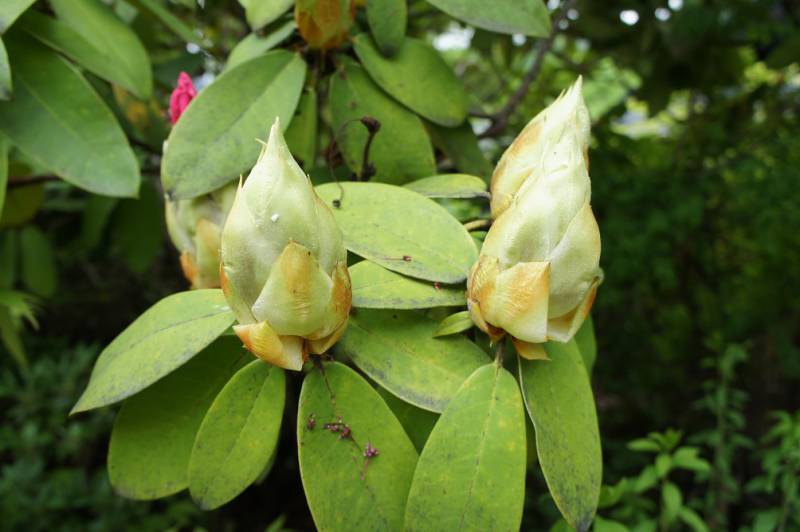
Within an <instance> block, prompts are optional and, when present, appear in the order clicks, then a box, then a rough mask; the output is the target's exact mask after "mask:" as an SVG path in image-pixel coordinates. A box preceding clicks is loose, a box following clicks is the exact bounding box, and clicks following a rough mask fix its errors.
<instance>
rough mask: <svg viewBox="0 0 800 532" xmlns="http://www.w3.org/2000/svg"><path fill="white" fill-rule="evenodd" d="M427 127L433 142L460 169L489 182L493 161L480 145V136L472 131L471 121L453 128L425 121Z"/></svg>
mask: <svg viewBox="0 0 800 532" xmlns="http://www.w3.org/2000/svg"><path fill="white" fill-rule="evenodd" d="M425 128H426V129H427V130H428V133H429V134H430V136H431V140H432V141H433V144H434V145H435V146H436V147H437V148H439V149H440V150H442V152H444V154H445V155H447V157H448V158H449V159H450V161H451V162H452V163H453V165H454V166H455V167H456V168H457V169H458V170H460V171H462V172H466V173H468V174H472V175H476V176H480V177H482V178H483V179H484V181H486V182H487V183H488V182H489V178H490V176H491V175H492V171H493V169H492V163H490V162H489V160H488V159H487V158H486V155H484V154H483V151H482V150H481V148H480V146H479V145H478V137H477V136H476V135H475V132H474V131H472V125H470V123H469V121H467V122H464V123H463V124H461V125H460V126H458V127H453V128H450V127H442V126H437V125H436V124H434V123H433V122H425Z"/></svg>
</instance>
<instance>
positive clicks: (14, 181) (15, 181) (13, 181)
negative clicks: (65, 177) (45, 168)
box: [8, 175, 60, 189]
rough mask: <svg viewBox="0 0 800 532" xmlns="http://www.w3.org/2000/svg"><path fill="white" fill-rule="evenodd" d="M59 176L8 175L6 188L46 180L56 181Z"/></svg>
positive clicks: (29, 184)
mask: <svg viewBox="0 0 800 532" xmlns="http://www.w3.org/2000/svg"><path fill="white" fill-rule="evenodd" d="M59 179H60V178H59V177H58V176H57V175H33V176H27V177H9V179H8V188H9V189H11V188H17V187H28V186H32V185H38V184H40V183H46V182H48V181H58V180H59Z"/></svg>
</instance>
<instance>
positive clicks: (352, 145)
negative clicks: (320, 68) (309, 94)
mask: <svg viewBox="0 0 800 532" xmlns="http://www.w3.org/2000/svg"><path fill="white" fill-rule="evenodd" d="M329 103H330V107H331V113H332V116H333V130H334V132H335V133H336V142H337V143H338V145H339V147H340V148H341V150H342V153H343V155H344V160H345V162H346V163H347V166H348V167H350V169H351V170H352V171H353V172H355V173H356V174H361V172H362V165H363V160H364V146H365V145H366V142H367V130H366V129H365V128H364V125H363V124H361V123H360V122H359V120H360V119H361V118H363V117H365V116H369V117H372V118H375V119H376V120H377V121H378V122H379V123H380V125H381V128H380V131H378V132H377V133H376V134H375V137H374V139H373V141H372V145H371V147H370V150H369V162H370V163H371V164H372V165H373V166H374V169H375V175H374V176H373V177H372V180H373V181H384V182H386V183H395V184H403V183H405V182H407V181H410V180H412V179H416V178H419V177H425V176H429V175H433V174H434V173H436V162H435V160H434V157H433V146H431V142H430V139H429V138H428V135H426V134H425V128H424V126H423V125H422V121H421V120H420V119H419V117H417V116H416V115H414V113H412V112H410V111H409V110H408V109H406V108H405V107H403V106H402V105H400V104H398V103H397V102H395V101H394V100H392V99H391V98H390V97H389V96H387V95H386V94H385V93H384V92H383V91H382V90H380V89H379V88H378V87H377V86H376V85H375V84H374V83H373V82H372V80H371V79H370V78H369V76H368V75H367V73H366V72H364V69H363V68H361V67H360V66H358V65H357V64H355V63H354V62H352V61H345V62H343V65H342V67H341V68H340V70H339V71H337V72H336V73H335V74H333V75H332V76H331V85H330V100H329Z"/></svg>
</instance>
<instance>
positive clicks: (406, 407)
mask: <svg viewBox="0 0 800 532" xmlns="http://www.w3.org/2000/svg"><path fill="white" fill-rule="evenodd" d="M376 389H377V390H378V393H379V394H381V397H383V400H384V401H386V404H387V405H388V406H389V408H391V409H392V412H393V413H394V415H395V417H397V421H399V422H400V424H401V425H403V429H405V431H406V434H408V437H409V438H410V439H411V441H412V442H413V443H414V447H416V448H417V452H422V449H423V447H425V442H427V441H428V437H429V436H430V435H431V431H432V430H433V426H434V425H436V420H437V419H439V414H437V413H435V412H430V411H428V410H423V409H422V408H419V407H418V406H414V405H412V404H411V403H407V402H405V401H403V400H402V399H400V398H399V397H397V396H396V395H393V394H392V393H390V392H389V391H388V390H387V389H386V388H381V387H380V386H379V387H378V388H376Z"/></svg>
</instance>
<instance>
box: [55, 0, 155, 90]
mask: <svg viewBox="0 0 800 532" xmlns="http://www.w3.org/2000/svg"><path fill="white" fill-rule="evenodd" d="M50 5H51V6H52V8H53V11H55V13H56V16H58V18H59V19H61V20H63V21H64V23H66V25H67V26H69V27H70V28H72V29H73V30H75V32H77V33H79V34H80V35H81V36H82V37H83V38H84V39H85V40H86V41H87V42H89V43H91V44H92V45H93V46H94V47H95V48H96V49H97V50H102V51H103V52H105V54H107V56H108V60H109V61H112V62H115V63H116V64H117V66H118V67H119V71H120V72H121V73H123V74H124V79H125V80H124V82H122V81H117V80H115V82H116V83H119V84H120V85H122V86H123V87H125V88H126V89H129V90H130V91H131V92H133V93H134V94H135V95H136V96H137V97H139V98H141V99H142V100H147V99H148V98H150V95H151V94H152V92H153V74H152V72H151V68H150V56H148V55H147V50H145V48H144V45H143V44H142V42H141V41H140V40H139V37H137V36H136V34H135V33H134V32H133V30H131V29H130V28H129V27H128V25H127V24H125V23H124V22H122V21H121V20H120V19H119V18H117V16H116V15H115V14H114V12H113V11H112V10H111V8H110V7H108V6H106V5H105V4H103V2H101V1H100V0H51V1H50Z"/></svg>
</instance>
